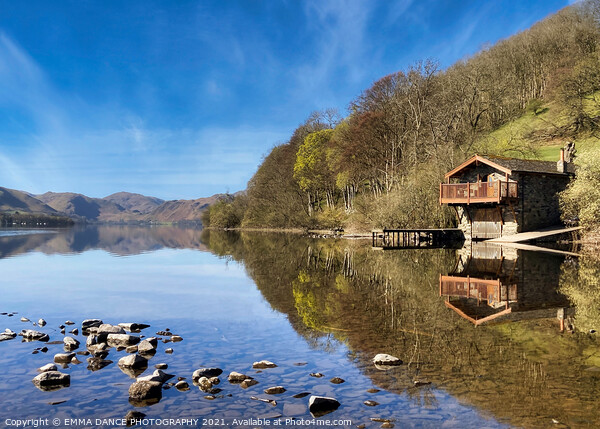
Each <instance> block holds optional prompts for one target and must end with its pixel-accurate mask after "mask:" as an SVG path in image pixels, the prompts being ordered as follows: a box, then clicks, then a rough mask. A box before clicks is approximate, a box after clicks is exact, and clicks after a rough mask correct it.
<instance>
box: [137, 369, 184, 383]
mask: <svg viewBox="0 0 600 429" xmlns="http://www.w3.org/2000/svg"><path fill="white" fill-rule="evenodd" d="M173 377H175V376H174V375H172V374H167V373H165V372H163V371H161V370H160V369H155V370H154V372H153V373H152V375H146V376H145V377H139V378H138V381H158V382H159V383H164V382H166V381H169V380H170V379H172V378H173Z"/></svg>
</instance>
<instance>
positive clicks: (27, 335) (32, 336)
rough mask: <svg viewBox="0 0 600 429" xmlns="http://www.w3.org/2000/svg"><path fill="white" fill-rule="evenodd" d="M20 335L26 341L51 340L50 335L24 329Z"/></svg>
mask: <svg viewBox="0 0 600 429" xmlns="http://www.w3.org/2000/svg"><path fill="white" fill-rule="evenodd" d="M19 335H20V336H21V337H23V339H24V340H26V341H42V342H46V341H48V340H49V339H50V337H49V336H48V334H44V333H43V332H39V331H34V330H33V329H23V330H22V331H21V332H19Z"/></svg>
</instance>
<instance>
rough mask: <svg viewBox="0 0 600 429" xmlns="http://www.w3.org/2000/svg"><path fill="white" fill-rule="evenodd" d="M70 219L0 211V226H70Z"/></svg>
mask: <svg viewBox="0 0 600 429" xmlns="http://www.w3.org/2000/svg"><path fill="white" fill-rule="evenodd" d="M73 224H74V222H73V220H72V219H69V218H68V217H66V216H53V215H47V214H42V213H19V212H11V213H0V227H6V226H72V225H73Z"/></svg>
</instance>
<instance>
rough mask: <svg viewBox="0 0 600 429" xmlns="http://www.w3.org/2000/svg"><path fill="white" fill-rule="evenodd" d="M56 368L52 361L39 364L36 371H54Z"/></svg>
mask: <svg viewBox="0 0 600 429" xmlns="http://www.w3.org/2000/svg"><path fill="white" fill-rule="evenodd" d="M56 370H58V368H57V367H56V365H54V364H53V363H49V364H47V365H44V366H41V367H39V368H38V372H48V371H56Z"/></svg>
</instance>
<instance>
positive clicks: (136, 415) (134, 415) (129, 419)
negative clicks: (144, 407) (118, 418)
mask: <svg viewBox="0 0 600 429" xmlns="http://www.w3.org/2000/svg"><path fill="white" fill-rule="evenodd" d="M144 417H146V414H144V413H140V412H139V411H129V412H128V413H127V414H125V425H126V426H127V427H130V426H133V425H135V424H136V422H137V421H139V420H143V418H144Z"/></svg>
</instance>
